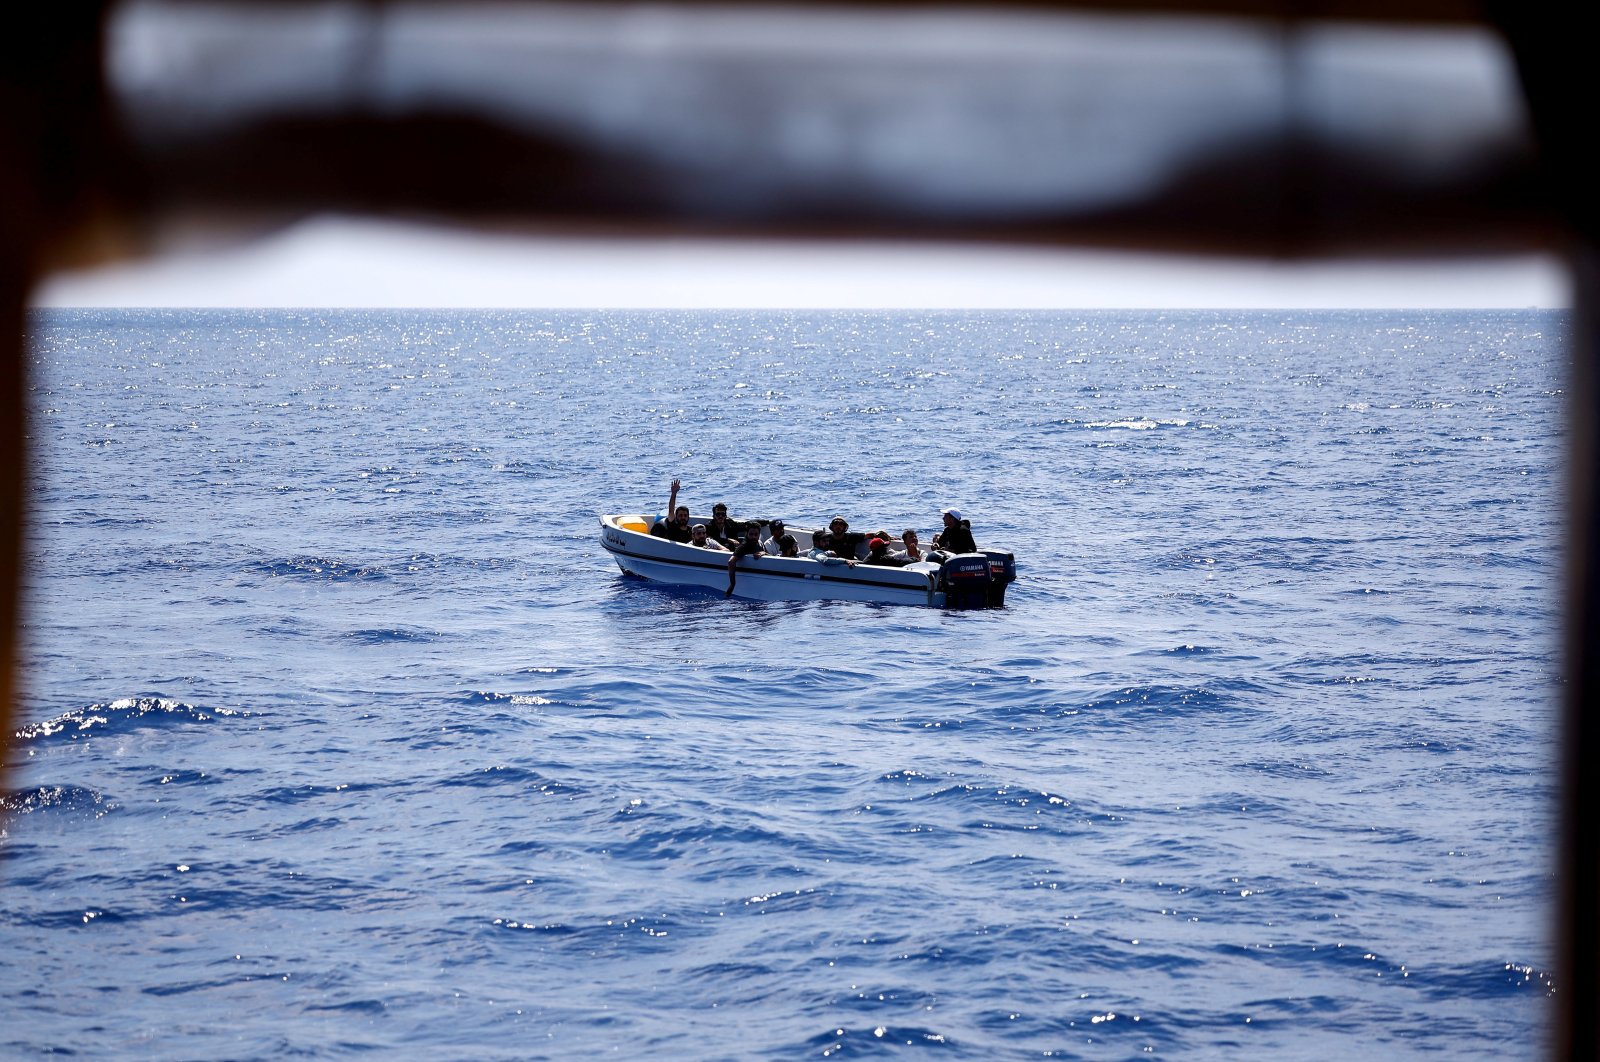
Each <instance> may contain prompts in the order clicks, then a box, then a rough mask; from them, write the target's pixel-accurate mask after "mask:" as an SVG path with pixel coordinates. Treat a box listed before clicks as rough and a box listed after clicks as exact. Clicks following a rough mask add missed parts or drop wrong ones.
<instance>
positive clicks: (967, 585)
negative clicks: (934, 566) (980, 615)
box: [939, 553, 1005, 609]
mask: <svg viewBox="0 0 1600 1062" xmlns="http://www.w3.org/2000/svg"><path fill="white" fill-rule="evenodd" d="M939 580H940V582H942V583H943V584H944V607H945V608H958V609H968V608H988V607H989V595H990V593H991V590H990V587H991V586H992V585H993V576H992V575H991V574H990V565H989V558H988V557H987V556H986V555H985V554H982V553H962V554H960V555H958V556H955V557H951V558H949V559H948V560H946V561H945V562H944V568H943V569H941V570H940V572H939ZM1004 593H1005V591H1004V589H1002V590H1001V594H1002V595H1003V594H1004Z"/></svg>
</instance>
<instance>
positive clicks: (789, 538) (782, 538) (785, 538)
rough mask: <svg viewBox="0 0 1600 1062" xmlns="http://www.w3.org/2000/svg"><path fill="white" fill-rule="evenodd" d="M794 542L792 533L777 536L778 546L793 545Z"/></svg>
mask: <svg viewBox="0 0 1600 1062" xmlns="http://www.w3.org/2000/svg"><path fill="white" fill-rule="evenodd" d="M794 544H795V542H794V536H793V535H779V536H778V545H780V546H793V545H794Z"/></svg>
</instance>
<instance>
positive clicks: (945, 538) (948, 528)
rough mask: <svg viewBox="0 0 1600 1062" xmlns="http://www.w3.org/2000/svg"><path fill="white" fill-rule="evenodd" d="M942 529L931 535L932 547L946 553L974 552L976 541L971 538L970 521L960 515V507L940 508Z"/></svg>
mask: <svg viewBox="0 0 1600 1062" xmlns="http://www.w3.org/2000/svg"><path fill="white" fill-rule="evenodd" d="M940 512H941V514H942V515H943V516H944V530H943V531H940V532H939V533H938V534H937V535H934V536H933V548H934V549H942V550H944V551H945V552H946V553H976V552H978V543H977V542H976V541H974V540H973V538H972V522H971V521H970V520H967V519H966V518H965V517H963V516H962V515H961V510H960V509H942V510H940Z"/></svg>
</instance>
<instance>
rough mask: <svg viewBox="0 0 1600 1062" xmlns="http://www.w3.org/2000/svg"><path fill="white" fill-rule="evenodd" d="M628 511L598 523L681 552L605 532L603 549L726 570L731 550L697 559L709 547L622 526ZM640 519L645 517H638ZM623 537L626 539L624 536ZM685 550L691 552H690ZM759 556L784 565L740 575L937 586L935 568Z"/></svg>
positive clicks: (908, 589)
mask: <svg viewBox="0 0 1600 1062" xmlns="http://www.w3.org/2000/svg"><path fill="white" fill-rule="evenodd" d="M631 515H636V514H631V513H615V514H605V515H602V516H601V517H600V523H601V526H602V527H604V528H607V529H609V530H613V531H616V532H618V533H619V534H622V535H637V536H638V537H640V538H645V539H649V540H650V541H651V543H652V548H653V549H655V550H661V549H669V548H670V549H671V550H672V552H673V553H680V556H672V555H670V554H669V555H666V556H663V555H661V554H660V553H655V552H652V553H642V552H636V551H634V550H630V549H623V548H621V547H619V546H616V545H614V544H613V543H612V542H610V541H609V540H608V539H607V538H606V536H604V535H602V536H601V537H600V545H601V547H602V548H604V549H605V550H606V552H608V553H612V554H621V555H622V556H624V557H632V558H634V559H636V560H641V561H650V562H653V563H656V564H670V565H675V566H678V567H682V568H699V569H705V570H708V571H716V572H725V571H727V569H728V558H729V557H731V556H732V554H731V553H725V552H721V551H716V552H714V553H713V554H712V555H713V557H714V558H715V559H712V560H709V561H705V560H700V559H699V557H697V556H695V555H694V554H705V553H707V552H710V551H707V550H705V549H702V548H701V547H699V546H691V545H689V544H688V543H685V542H673V541H672V540H670V539H663V538H658V537H656V536H654V535H651V534H649V533H648V532H644V531H635V530H632V529H631V528H626V527H622V526H620V525H619V524H618V523H617V520H619V519H621V518H622V517H625V516H631ZM641 519H647V518H644V517H641ZM802 530H803V529H802ZM624 541H626V540H625V539H624ZM680 551H682V552H680ZM688 551H693V552H692V553H690V552H688ZM761 559H762V560H766V561H779V562H782V564H783V567H782V568H777V569H774V568H768V567H759V568H757V567H751V568H745V567H740V568H739V572H740V575H741V576H757V577H767V578H780V579H799V580H802V581H805V582H816V581H818V580H821V581H823V582H829V583H844V584H849V585H854V586H866V587H872V588H873V589H878V590H889V591H899V592H902V593H907V594H918V595H927V594H929V593H931V592H933V591H934V590H935V589H936V586H935V577H934V571H930V570H928V569H924V568H904V567H897V566H880V565H867V564H862V563H861V562H860V561H857V562H856V564H855V565H854V566H845V565H829V564H823V563H822V562H821V561H818V560H814V559H812V558H810V557H776V556H772V555H771V554H767V555H765V556H763V557H762V558H761ZM793 565H803V566H804V567H802V568H799V570H793V569H792V568H791V566H793ZM836 567H839V568H843V569H844V571H843V572H841V573H839V574H834V573H833V572H832V571H831V570H830V569H832V568H836ZM860 568H866V569H867V570H868V571H869V572H871V573H872V577H870V578H861V577H859V576H857V575H854V574H846V573H854V572H856V571H858V570H859V569H860ZM785 569H791V570H785ZM936 570H937V569H935V571H936ZM905 575H916V576H921V581H920V582H913V581H911V580H908V579H905V578H903V576H905Z"/></svg>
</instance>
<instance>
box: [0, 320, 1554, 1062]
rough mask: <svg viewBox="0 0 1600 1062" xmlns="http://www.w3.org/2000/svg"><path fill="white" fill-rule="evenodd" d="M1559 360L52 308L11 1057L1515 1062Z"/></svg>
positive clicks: (782, 325)
mask: <svg viewBox="0 0 1600 1062" xmlns="http://www.w3.org/2000/svg"><path fill="white" fill-rule="evenodd" d="M1568 323H1569V322H1568V318H1567V317H1566V316H1565V315H1564V314H1563V313H1560V312H1539V311H1516V312H1479V311H1474V312H1437V311H1426V312H1424V311H1418V312H1409V313H1395V312H1382V313H1376V312H1354V311H1352V312H1342V313H1329V312H1316V313H1301V312H1249V313H1219V312H1181V313H1180V312H1168V313H1159V312H1145V313H1124V312H1102V313H1092V312H1091V313H1084V312H1014V313H994V312H989V313H956V312H940V313H931V312H930V313H907V312H898V311H897V312H892V313H887V312H886V313H854V312H852V313H828V312H773V313H751V312H726V313H706V312H684V313H662V312H593V313H583V312H559V313H556V312H539V311H515V312H513V311H505V312H499V311H489V312H484V311H472V312H457V311H449V312H445V311H439V312H429V311H413V312H395V311H361V310H350V311H307V312H295V311H281V310H273V311H174V310H139V311H101V310H95V311H47V312H40V313H38V314H36V316H34V317H33V318H32V321H31V326H30V330H31V336H32V344H33V352H34V353H33V358H32V380H31V393H32V404H33V420H32V424H31V435H32V439H33V450H34V454H35V457H36V467H35V470H34V477H35V481H36V488H35V495H34V496H35V504H34V508H33V512H32V528H33V532H32V542H31V547H30V555H31V558H32V560H31V567H30V570H29V574H28V585H27V588H26V590H27V605H28V615H27V621H26V629H25V631H24V645H23V654H24V666H25V681H26V688H25V690H24V693H23V698H22V700H21V702H20V703H19V705H18V706H17V711H16V722H15V726H14V728H13V729H14V730H15V734H14V735H13V737H12V742H11V745H12V747H11V750H10V751H9V753H8V754H7V757H6V758H7V762H8V770H7V772H6V776H5V779H4V783H5V787H6V789H5V796H4V801H5V817H4V819H3V821H0V829H3V834H0V900H3V902H0V975H3V976H4V979H5V982H6V985H7V989H6V991H5V992H3V993H0V1056H3V1057H6V1058H37V1057H43V1056H52V1055H61V1056H67V1055H77V1056H82V1057H89V1058H117V1057H137V1058H142V1059H144V1058H148V1059H201V1058H204V1059H224V1058H226V1059H281V1058H299V1057H311V1058H328V1057H347V1056H362V1055H365V1056H369V1057H410V1058H428V1059H441V1058H444V1059H532V1058H553V1059H577V1058H592V1057H598V1056H602V1055H604V1056H611V1057H650V1058H682V1059H778V1058H783V1059H788V1058H819V1059H820V1058H830V1059H831V1058H839V1059H847V1058H882V1057H898V1056H902V1055H926V1056H928V1057H937V1058H949V1059H974V1060H996V1059H1032V1058H1069V1059H1131V1058H1170V1059H1238V1058H1273V1059H1305V1060H1326V1059H1336V1058H1356V1057H1376V1058H1413V1057H1416V1058H1439V1059H1450V1060H1460V1059H1504V1058H1507V1057H1519V1058H1529V1057H1537V1056H1538V1055H1539V1054H1540V1052H1541V1051H1543V1050H1544V1049H1545V1048H1546V1047H1547V1045H1548V1044H1549V1043H1550V1025H1551V1021H1552V1019H1553V1016H1554V1005H1553V998H1552V997H1553V993H1554V992H1555V991H1557V988H1558V986H1557V985H1556V983H1555V980H1554V977H1553V974H1552V971H1551V968H1552V963H1553V962H1554V959H1555V947H1554V943H1553V932H1552V921H1553V898H1554V893H1555V879H1554V850H1553V841H1552V834H1553V829H1554V824H1555V821H1556V817H1557V807H1556V801H1557V793H1556V780H1555V768H1554V759H1555V754H1556V748H1557V739H1556V734H1555V711H1554V702H1555V700H1556V695H1557V691H1558V688H1559V675H1558V673H1557V666H1558V665H1557V642H1558V638H1557V626H1558V605H1559V603H1558V600H1557V598H1558V593H1557V590H1558V580H1559V575H1560V559H1561V558H1560V545H1559V543H1560V538H1561V512H1560V498H1559V491H1560V479H1561V470H1562V462H1563V441H1562V436H1563V430H1564V429H1563V404H1564V397H1563V393H1562V388H1563V386H1564V381H1565V355H1564V341H1565V333H1566V329H1567V327H1568ZM673 477H681V478H682V480H683V483H684V487H683V495H684V500H685V501H686V502H687V503H688V504H689V505H690V506H691V507H693V509H694V510H695V512H696V513H697V514H700V513H705V512H709V510H710V507H711V505H712V504H713V503H714V502H717V501H724V502H726V503H727V504H728V505H729V507H730V508H731V509H732V511H733V513H734V515H735V516H757V517H763V518H770V517H775V516H781V517H783V518H785V519H786V520H787V521H788V522H789V523H790V524H791V525H796V524H798V525H804V526H809V525H814V524H817V523H820V522H822V521H824V520H826V518H828V517H830V516H832V515H833V514H835V513H840V514H843V515H845V516H846V518H847V519H849V521H850V523H851V524H852V526H853V527H854V528H856V529H859V530H870V529H876V528H878V527H887V528H889V529H891V530H894V531H898V530H900V529H901V528H902V527H907V526H911V527H917V528H920V529H921V530H922V531H923V532H924V537H926V535H927V534H928V533H929V532H931V531H933V530H934V529H935V528H936V527H937V524H938V512H939V509H940V508H941V507H942V506H945V505H955V506H958V507H960V508H963V509H965V510H966V511H967V512H968V515H969V516H970V518H971V519H972V524H973V528H974V532H975V534H976V537H977V539H978V541H979V544H980V545H991V546H1003V547H1009V548H1011V549H1013V550H1015V552H1016V555H1017V558H1018V569H1019V580H1018V582H1017V583H1016V584H1014V585H1013V586H1012V588H1011V590H1010V593H1009V594H1008V598H1007V605H1008V607H1007V608H1005V609H1003V610H996V611H988V612H975V613H953V612H952V613H947V612H943V611H938V610H932V609H923V608H914V607H904V606H881V605H871V604H859V603H843V602H805V603H800V602H779V603H756V602H749V601H741V600H738V599H733V600H727V599H724V598H723V597H722V596H721V594H720V593H716V592H707V591H700V590H687V589H678V588H673V587H668V586H661V585H656V584H650V583H646V582H643V581H639V580H636V579H632V578H629V577H625V576H623V575H622V574H621V573H620V572H619V571H618V570H617V569H616V567H615V565H614V564H613V563H612V561H611V560H610V558H609V556H608V555H607V554H606V553H605V552H604V551H603V550H602V549H601V548H600V545H599V534H598V530H599V529H598V523H597V516H598V515H599V514H601V513H606V512H642V513H646V514H654V513H655V512H658V511H660V510H661V509H662V508H663V507H664V506H665V504H666V501H667V493H668V487H669V483H670V481H671V480H672V479H673Z"/></svg>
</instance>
